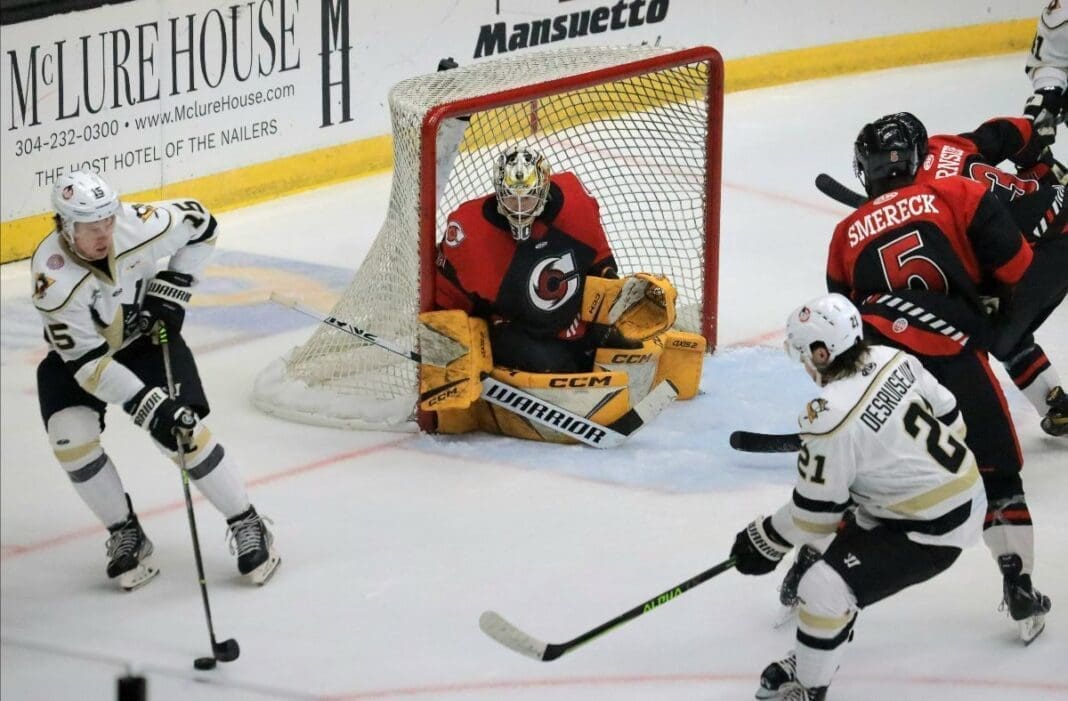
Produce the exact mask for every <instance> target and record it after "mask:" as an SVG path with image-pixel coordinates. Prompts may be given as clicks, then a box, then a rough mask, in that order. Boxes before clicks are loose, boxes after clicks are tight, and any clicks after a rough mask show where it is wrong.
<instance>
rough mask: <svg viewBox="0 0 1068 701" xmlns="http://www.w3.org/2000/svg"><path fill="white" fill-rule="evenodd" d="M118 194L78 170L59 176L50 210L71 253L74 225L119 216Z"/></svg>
mask: <svg viewBox="0 0 1068 701" xmlns="http://www.w3.org/2000/svg"><path fill="white" fill-rule="evenodd" d="M121 208H122V207H121V204H120V202H119V195H118V194H117V193H116V192H115V191H114V190H113V189H111V186H110V185H108V184H107V183H106V182H104V181H103V179H101V177H100V176H99V175H97V174H96V173H90V172H88V171H78V172H76V173H67V174H66V175H61V176H60V177H59V178H58V179H57V180H56V184H55V186H54V187H53V188H52V209H54V210H55V212H56V228H57V229H58V230H59V233H60V234H61V235H62V236H63V238H64V239H66V241H67V244H68V245H69V246H70V247H71V249H72V250H74V251H75V252H77V250H78V249H77V247H76V246H75V245H74V225H75V224H76V223H79V222H80V223H83V224H92V223H93V222H98V221H103V220H105V219H107V218H109V217H112V216H114V215H116V214H118V213H119V210H120V209H121Z"/></svg>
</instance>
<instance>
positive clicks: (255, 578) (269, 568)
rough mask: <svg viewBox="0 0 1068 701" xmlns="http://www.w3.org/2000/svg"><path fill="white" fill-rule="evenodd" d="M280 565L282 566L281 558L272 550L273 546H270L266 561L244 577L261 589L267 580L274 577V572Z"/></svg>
mask: <svg viewBox="0 0 1068 701" xmlns="http://www.w3.org/2000/svg"><path fill="white" fill-rule="evenodd" d="M280 564H282V558H281V557H280V556H279V555H278V551H277V550H275V549H274V546H271V549H270V550H268V551H267V559H266V560H264V561H263V564H262V565H260V566H259V567H257V568H256V569H254V570H252V571H251V572H249V573H248V574H247V575H245V576H246V577H248V579H249V581H250V582H252V583H253V584H255V585H256V586H258V587H262V586H263V585H264V584H266V583H267V580H268V579H270V578H271V577H272V576H274V571H275V570H276V569H278V565H280Z"/></svg>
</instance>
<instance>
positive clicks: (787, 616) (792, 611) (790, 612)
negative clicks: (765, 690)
mask: <svg viewBox="0 0 1068 701" xmlns="http://www.w3.org/2000/svg"><path fill="white" fill-rule="evenodd" d="M796 617H797V607H796V606H781V607H780V608H779V614H778V615H777V616H776V617H775V622H774V623H773V624H772V626H773V627H774V628H775V630H779V629H780V628H782V627H783V626H785V625H787V624H792V623H793V622H794V620H795V619H796ZM757 698H758V699H760V698H775V697H774V696H757Z"/></svg>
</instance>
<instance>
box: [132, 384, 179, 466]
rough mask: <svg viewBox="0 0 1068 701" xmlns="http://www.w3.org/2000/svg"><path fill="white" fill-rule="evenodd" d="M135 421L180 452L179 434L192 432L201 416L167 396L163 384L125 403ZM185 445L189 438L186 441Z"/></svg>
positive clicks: (170, 447)
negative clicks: (198, 417)
mask: <svg viewBox="0 0 1068 701" xmlns="http://www.w3.org/2000/svg"><path fill="white" fill-rule="evenodd" d="M122 408H123V410H124V411H125V412H126V413H127V414H129V415H130V416H131V417H132V418H133V422H134V424H136V425H137V426H140V427H141V428H143V429H145V430H146V431H148V432H149V433H150V434H151V435H152V437H153V438H154V439H155V440H156V441H157V442H158V443H160V444H161V445H163V446H164V447H165V448H167V449H168V450H170V451H173V452H177V451H178V434H179V433H182V434H184V435H186V436H189V435H192V433H193V429H194V428H196V425H197V415H196V414H195V413H194V412H193V410H192V409H190V408H189V407H187V406H185V405H184V404H180V403H178V402H176V401H174V400H173V399H171V398H170V397H168V396H167V392H166V391H165V390H164V389H163V388H162V387H145V388H143V389H142V390H141V391H140V392H138V393H137V394H135V395H134V396H133V398H132V399H130V401H128V402H126V403H125V404H123V405H122ZM183 445H186V441H184V440H183Z"/></svg>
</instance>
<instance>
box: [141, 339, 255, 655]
mask: <svg viewBox="0 0 1068 701" xmlns="http://www.w3.org/2000/svg"><path fill="white" fill-rule="evenodd" d="M158 329H159V330H158V339H159V347H160V350H161V351H162V352H163V374H164V376H165V377H166V378H167V395H168V396H169V397H170V398H171V399H174V398H175V397H176V396H177V392H175V389H174V374H173V372H172V371H171V349H170V346H169V345H168V339H167V327H165V326H164V325H163V324H159V326H158ZM181 422H182V423H183V424H192V425H187V426H186V427H185V428H184V429H177V430H176V432H177V431H182V430H185V431H189V430H192V428H193V425H195V421H194V420H193V418H192V417H191V416H189V415H187V414H183V416H182V421H181ZM179 440H180V439H179ZM177 452H178V467H180V468H181V472H182V492H183V493H184V494H185V513H186V515H187V516H188V517H189V533H190V535H192V536H193V557H194V559H195V560H196V563H197V580H198V581H199V582H200V597H201V598H202V599H203V600H204V615H205V617H206V618H207V620H208V635H209V636H210V637H211V653H212V656H211V657H198V658H197V659H195V660H193V666H194V667H196V668H197V669H214V668H215V661H216V660H218V661H220V662H233V661H234V660H236V659H237V656H238V655H240V654H241V648H240V647H238V644H237V641H236V640H234V639H233V638H230V639H228V640H224V641H222V642H221V643H220V642H217V641H216V640H215V626H213V625H212V622H211V605H210V604H209V603H208V585H207V582H206V581H205V579H204V561H203V560H202V559H201V558H200V539H199V538H197V519H196V516H195V515H194V514H193V497H192V495H191V494H190V493H189V472H188V471H187V470H186V468H185V451H184V450H183V449H182V446H181V445H179V446H178V451H177Z"/></svg>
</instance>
